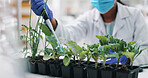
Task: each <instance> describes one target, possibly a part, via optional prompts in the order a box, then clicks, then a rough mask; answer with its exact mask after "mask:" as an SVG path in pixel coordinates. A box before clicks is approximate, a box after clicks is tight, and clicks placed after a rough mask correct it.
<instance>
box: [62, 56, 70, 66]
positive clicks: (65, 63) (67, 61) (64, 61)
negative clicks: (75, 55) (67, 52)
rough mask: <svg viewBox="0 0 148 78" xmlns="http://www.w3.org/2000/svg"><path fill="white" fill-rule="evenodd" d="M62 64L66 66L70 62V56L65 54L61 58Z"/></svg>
mask: <svg viewBox="0 0 148 78" xmlns="http://www.w3.org/2000/svg"><path fill="white" fill-rule="evenodd" d="M63 64H64V65H65V66H68V65H69V64H70V58H69V57H68V56H65V57H64V59H63Z"/></svg>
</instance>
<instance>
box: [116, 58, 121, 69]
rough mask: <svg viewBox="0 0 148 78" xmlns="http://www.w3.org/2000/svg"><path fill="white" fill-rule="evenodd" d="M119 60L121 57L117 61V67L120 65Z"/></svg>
mask: <svg viewBox="0 0 148 78" xmlns="http://www.w3.org/2000/svg"><path fill="white" fill-rule="evenodd" d="M119 62H120V58H119V59H118V62H117V64H116V67H118V66H119Z"/></svg>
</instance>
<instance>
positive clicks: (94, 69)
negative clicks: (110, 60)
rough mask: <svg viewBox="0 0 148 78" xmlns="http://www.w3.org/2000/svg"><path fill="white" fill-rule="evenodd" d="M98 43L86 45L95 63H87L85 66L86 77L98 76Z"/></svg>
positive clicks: (97, 77)
mask: <svg viewBox="0 0 148 78" xmlns="http://www.w3.org/2000/svg"><path fill="white" fill-rule="evenodd" d="M98 47H99V43H98V44H94V45H87V48H88V50H89V51H90V52H91V55H92V58H93V59H94V60H95V64H92V65H89V66H88V67H87V74H88V78H100V77H101V75H100V69H99V68H98V58H99V55H100V53H99V50H98Z"/></svg>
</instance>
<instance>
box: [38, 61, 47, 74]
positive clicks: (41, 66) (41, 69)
mask: <svg viewBox="0 0 148 78" xmlns="http://www.w3.org/2000/svg"><path fill="white" fill-rule="evenodd" d="M47 70H48V66H47V62H38V71H39V74H42V75H47V74H48V72H47ZM48 71H49V70H48Z"/></svg>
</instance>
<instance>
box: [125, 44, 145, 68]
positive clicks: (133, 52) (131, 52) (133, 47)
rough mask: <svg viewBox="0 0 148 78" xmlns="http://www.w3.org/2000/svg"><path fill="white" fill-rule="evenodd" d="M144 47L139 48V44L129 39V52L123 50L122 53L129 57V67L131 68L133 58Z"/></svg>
mask: <svg viewBox="0 0 148 78" xmlns="http://www.w3.org/2000/svg"><path fill="white" fill-rule="evenodd" d="M146 49H148V48H143V49H140V45H139V44H138V43H137V42H136V41H131V42H129V43H128V51H129V52H123V53H122V54H123V55H125V56H126V57H127V58H129V59H130V61H131V69H133V62H134V61H135V59H136V58H137V57H138V56H139V55H140V54H141V53H142V52H143V51H144V50H146Z"/></svg>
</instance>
